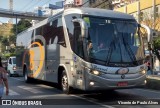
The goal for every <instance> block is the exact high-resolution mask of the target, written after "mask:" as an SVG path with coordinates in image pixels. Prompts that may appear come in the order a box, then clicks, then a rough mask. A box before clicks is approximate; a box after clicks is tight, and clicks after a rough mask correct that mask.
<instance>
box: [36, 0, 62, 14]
mask: <svg viewBox="0 0 160 108" xmlns="http://www.w3.org/2000/svg"><path fill="white" fill-rule="evenodd" d="M63 6H64V2H63V1H59V2H56V3H55V5H54V4H45V5H43V6H41V7H35V8H34V12H35V13H36V14H37V15H38V16H42V15H43V16H51V15H53V14H55V13H57V12H59V11H61V10H62V9H63Z"/></svg>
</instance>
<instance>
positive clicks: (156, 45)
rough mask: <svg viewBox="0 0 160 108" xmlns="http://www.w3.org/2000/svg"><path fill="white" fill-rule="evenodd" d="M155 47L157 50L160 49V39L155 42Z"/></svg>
mask: <svg viewBox="0 0 160 108" xmlns="http://www.w3.org/2000/svg"><path fill="white" fill-rule="evenodd" d="M153 46H154V48H155V49H160V37H158V38H156V39H154V40H153Z"/></svg>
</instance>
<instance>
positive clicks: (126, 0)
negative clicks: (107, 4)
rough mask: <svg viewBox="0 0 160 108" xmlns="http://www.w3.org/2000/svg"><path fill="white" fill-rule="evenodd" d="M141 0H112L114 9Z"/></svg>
mask: <svg viewBox="0 0 160 108" xmlns="http://www.w3.org/2000/svg"><path fill="white" fill-rule="evenodd" d="M136 1H139V0H112V6H113V9H116V8H120V7H123V6H126V5H128V4H131V3H134V2H136Z"/></svg>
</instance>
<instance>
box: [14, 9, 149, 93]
mask: <svg viewBox="0 0 160 108" xmlns="http://www.w3.org/2000/svg"><path fill="white" fill-rule="evenodd" d="M141 27H143V28H145V29H146V31H147V32H148V34H150V29H149V28H148V27H147V26H145V25H140V24H138V23H137V21H136V20H135V19H134V17H133V16H131V15H128V14H125V13H120V12H114V11H112V10H104V9H97V8H69V9H65V10H63V11H61V12H59V13H57V14H55V15H53V16H51V17H49V18H47V19H45V20H43V21H41V22H39V23H37V24H35V25H34V26H32V27H30V28H28V29H27V30H25V31H23V32H22V33H20V34H18V35H17V40H16V46H17V56H16V57H17V72H19V73H20V74H22V75H24V78H25V81H26V82H29V81H31V79H39V80H44V81H47V82H53V83H58V84H59V85H60V86H61V88H62V90H63V92H64V93H70V92H71V91H72V89H73V88H74V89H80V90H84V91H92V90H108V89H119V88H132V87H139V86H143V85H145V83H146V80H145V79H146V70H147V67H146V66H145V63H144V60H145V54H144V47H143V40H142V37H141V34H140V28H141ZM149 39H150V35H148V40H149Z"/></svg>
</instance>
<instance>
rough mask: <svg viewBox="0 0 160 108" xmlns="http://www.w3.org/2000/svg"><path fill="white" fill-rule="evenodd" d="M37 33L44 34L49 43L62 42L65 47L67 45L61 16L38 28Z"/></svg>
mask: <svg viewBox="0 0 160 108" xmlns="http://www.w3.org/2000/svg"><path fill="white" fill-rule="evenodd" d="M35 34H36V35H42V36H43V37H44V38H45V40H46V44H47V45H50V44H60V45H62V46H64V47H65V46H66V43H65V38H64V31H63V24H62V18H61V17H58V18H56V19H55V20H53V21H51V22H49V23H47V24H45V25H43V26H42V27H39V28H37V29H36V33H35ZM37 41H38V40H37Z"/></svg>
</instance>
